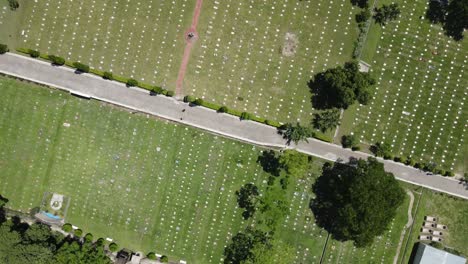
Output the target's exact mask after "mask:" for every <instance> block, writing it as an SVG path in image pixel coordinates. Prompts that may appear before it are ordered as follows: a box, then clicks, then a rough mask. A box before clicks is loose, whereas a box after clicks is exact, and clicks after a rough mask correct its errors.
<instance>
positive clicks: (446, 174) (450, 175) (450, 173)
mask: <svg viewBox="0 0 468 264" xmlns="http://www.w3.org/2000/svg"><path fill="white" fill-rule="evenodd" d="M444 176H449V177H453V176H455V174H453V172H452V171H446V172H445V173H444Z"/></svg>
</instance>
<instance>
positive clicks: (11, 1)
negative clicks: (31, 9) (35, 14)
mask: <svg viewBox="0 0 468 264" xmlns="http://www.w3.org/2000/svg"><path fill="white" fill-rule="evenodd" d="M8 5H9V6H10V9H11V10H13V11H14V10H16V9H17V8H19V3H18V0H8Z"/></svg>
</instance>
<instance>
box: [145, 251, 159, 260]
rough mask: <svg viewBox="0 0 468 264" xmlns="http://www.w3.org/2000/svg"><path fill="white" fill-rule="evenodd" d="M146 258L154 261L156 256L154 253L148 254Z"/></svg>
mask: <svg viewBox="0 0 468 264" xmlns="http://www.w3.org/2000/svg"><path fill="white" fill-rule="evenodd" d="M146 257H147V258H149V259H151V260H156V259H157V258H156V254H155V253H154V252H150V253H148V254H147V255H146Z"/></svg>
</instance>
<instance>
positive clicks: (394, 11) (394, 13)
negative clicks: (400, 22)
mask: <svg viewBox="0 0 468 264" xmlns="http://www.w3.org/2000/svg"><path fill="white" fill-rule="evenodd" d="M400 13H401V12H400V8H399V7H398V4H390V5H382V7H380V8H375V15H374V19H375V22H376V23H378V24H380V25H381V26H385V25H386V24H387V23H388V22H389V21H393V20H396V19H397V18H398V16H399V15H400Z"/></svg>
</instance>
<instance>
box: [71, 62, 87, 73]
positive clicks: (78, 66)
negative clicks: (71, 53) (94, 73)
mask: <svg viewBox="0 0 468 264" xmlns="http://www.w3.org/2000/svg"><path fill="white" fill-rule="evenodd" d="M73 67H75V68H76V69H77V70H78V71H80V72H89V66H88V65H86V64H83V63H81V62H74V63H73Z"/></svg>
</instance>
